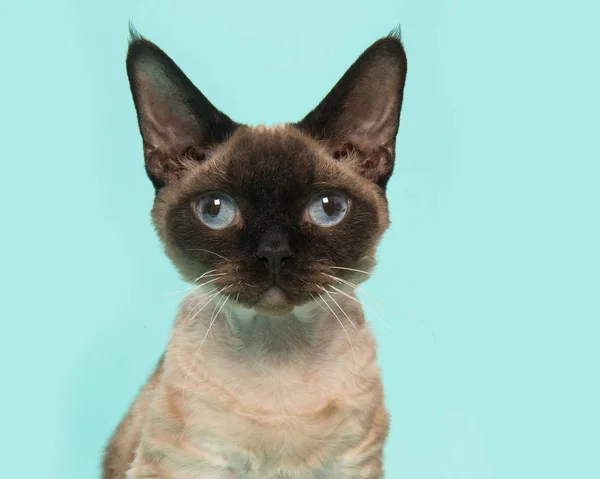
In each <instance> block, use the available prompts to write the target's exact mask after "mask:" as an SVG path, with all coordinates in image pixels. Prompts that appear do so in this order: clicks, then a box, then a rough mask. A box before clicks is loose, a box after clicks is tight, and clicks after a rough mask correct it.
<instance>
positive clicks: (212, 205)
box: [196, 193, 238, 230]
mask: <svg viewBox="0 0 600 479" xmlns="http://www.w3.org/2000/svg"><path fill="white" fill-rule="evenodd" d="M196 214H197V215H198V218H199V219H200V221H202V223H204V224H205V225H206V226H208V227H209V228H212V229H213V230H222V229H225V228H227V227H228V226H231V225H232V224H233V223H234V221H235V219H236V217H237V214H238V207H237V205H236V204H235V201H234V200H233V198H231V197H230V196H228V195H226V194H224V193H208V194H206V195H203V196H201V197H200V198H198V201H197V202H196Z"/></svg>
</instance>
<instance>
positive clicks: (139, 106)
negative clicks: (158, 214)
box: [127, 30, 239, 190]
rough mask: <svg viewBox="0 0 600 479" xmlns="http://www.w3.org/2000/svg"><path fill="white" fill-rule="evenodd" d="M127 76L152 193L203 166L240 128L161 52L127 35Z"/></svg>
mask: <svg viewBox="0 0 600 479" xmlns="http://www.w3.org/2000/svg"><path fill="white" fill-rule="evenodd" d="M127 75H128V77H129V83H130V86H131V93H132V94H133V100H134V103H135V108H136V111H137V117H138V123H139V127H140V133H141V134H142V139H143V141H144V160H145V163H146V172H147V173H148V176H149V177H150V180H152V183H153V184H154V187H155V189H156V190H159V189H160V188H162V187H163V186H165V185H166V184H168V183H169V182H171V181H173V180H175V179H177V178H178V176H179V175H180V173H181V171H182V170H183V165H182V163H181V161H180V159H181V158H182V157H183V156H186V157H188V158H192V159H195V160H197V161H202V160H203V159H204V158H205V156H206V154H207V152H208V151H209V149H210V147H211V146H214V145H215V144H217V143H220V142H223V141H225V140H226V139H227V137H228V135H230V134H231V133H233V131H235V129H236V128H237V127H238V126H239V125H238V124H237V123H235V122H234V121H233V120H231V119H230V118H229V117H228V116H227V115H225V114H224V113H222V112H221V111H219V110H217V109H216V108H215V107H214V106H213V105H212V104H211V103H210V101H208V99H207V98H206V97H205V96H204V95H203V94H202V93H201V92H200V90H198V89H197V88H196V86H194V84H193V83H192V82H191V81H190V79H189V78H188V77H187V76H186V75H185V74H184V73H183V72H182V71H181V69H180V68H179V67H178V66H177V65H176V64H175V62H174V61H173V60H171V58H169V56H167V54H166V53H165V52H163V51H162V50H161V49H160V48H159V47H158V46H156V45H155V44H154V43H152V42H150V41H148V40H146V39H144V38H142V37H141V36H140V35H139V34H137V33H136V32H135V31H133V30H132V39H131V42H130V44H129V50H128V53H127Z"/></svg>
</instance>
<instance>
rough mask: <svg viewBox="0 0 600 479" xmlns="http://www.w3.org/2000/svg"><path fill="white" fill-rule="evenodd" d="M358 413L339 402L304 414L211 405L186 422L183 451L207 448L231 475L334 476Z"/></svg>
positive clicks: (355, 430) (356, 431) (357, 432)
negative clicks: (219, 409) (221, 408)
mask: <svg viewBox="0 0 600 479" xmlns="http://www.w3.org/2000/svg"><path fill="white" fill-rule="evenodd" d="M201 417H203V419H201ZM361 419H364V418H361V415H360V414H358V413H356V412H353V411H351V410H350V409H349V408H348V407H347V405H345V404H341V403H339V402H330V403H328V404H326V405H324V406H323V407H322V408H320V409H317V410H314V411H312V412H310V413H305V414H285V413H281V412H279V411H278V412H271V413H266V412H264V411H260V412H257V411H248V410H244V409H243V408H241V407H238V409H237V410H235V411H227V412H225V411H222V412H215V411H214V410H213V411H212V414H210V415H209V414H206V415H204V414H202V415H199V416H197V419H196V420H194V421H193V423H192V424H188V427H187V428H186V429H187V432H186V437H187V439H188V440H189V442H190V444H193V447H191V448H189V449H188V451H198V452H201V454H200V455H199V456H198V457H194V454H193V453H192V454H191V455H189V457H188V458H187V459H188V460H189V461H190V462H194V461H198V460H205V459H202V458H205V457H206V452H207V451H208V452H209V454H210V456H211V457H214V458H215V459H216V462H218V463H220V464H221V465H222V466H223V468H224V470H228V471H231V472H232V474H233V475H232V476H231V477H236V478H238V477H239V478H246V479H253V478H257V479H258V478H261V479H268V478H282V479H283V478H298V479H299V478H304V477H306V478H318V477H322V478H329V477H334V476H333V475H332V474H333V473H334V470H335V468H336V467H337V465H338V464H339V463H340V462H341V458H342V456H343V455H344V453H345V452H346V451H347V450H348V449H349V448H350V447H351V446H352V445H353V444H356V443H357V442H359V441H360V438H361V437H362V436H363V435H364V427H363V423H362V422H361ZM201 456H202V457H201ZM217 458H218V459H217ZM336 477H337V476H336Z"/></svg>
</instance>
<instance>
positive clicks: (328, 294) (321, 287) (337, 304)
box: [316, 284, 358, 329]
mask: <svg viewBox="0 0 600 479" xmlns="http://www.w3.org/2000/svg"><path fill="white" fill-rule="evenodd" d="M316 286H317V287H319V288H320V289H321V290H323V291H325V293H327V296H329V297H330V298H331V301H333V302H334V303H335V305H336V306H337V307H338V308H339V309H340V311H341V312H342V313H343V314H344V316H346V318H348V321H350V324H351V325H352V326H354V329H358V328H357V327H356V324H354V322H353V321H352V320H351V319H350V316H348V314H346V311H344V308H342V307H341V306H340V304H339V303H338V302H337V301H336V300H335V298H334V297H333V296H331V293H330V292H329V291H327V290H326V289H325V288H323V286H319V285H318V284H317V285H316Z"/></svg>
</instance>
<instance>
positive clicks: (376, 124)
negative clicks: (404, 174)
mask: <svg viewBox="0 0 600 479" xmlns="http://www.w3.org/2000/svg"><path fill="white" fill-rule="evenodd" d="M405 79H406V54H405V52H404V48H403V46H402V43H401V41H400V37H399V34H398V33H392V34H390V36H388V37H385V38H382V39H380V40H378V41H377V42H375V43H374V44H373V45H371V46H370V47H369V48H368V49H367V50H366V51H365V52H364V53H363V54H362V55H361V56H360V57H359V58H358V60H356V62H354V64H353V65H352V66H351V67H350V68H349V69H348V71H347V72H346V73H345V74H344V76H343V77H342V78H341V79H340V80H339V81H338V83H337V84H336V85H335V86H334V87H333V89H332V90H331V91H330V92H329V94H328V95H327V96H326V97H325V99H324V100H323V101H322V102H321V103H320V104H319V106H317V107H316V108H315V109H314V110H313V111H311V112H310V113H309V114H308V115H307V116H306V117H305V118H304V119H303V120H302V121H300V122H299V123H297V124H296V125H297V126H298V127H300V128H301V129H302V130H304V131H306V132H307V133H309V134H310V135H311V136H313V137H314V138H316V139H317V140H320V141H324V142H325V144H326V145H327V147H328V148H329V150H330V152H331V154H332V156H333V157H334V158H336V159H339V160H340V161H349V162H352V164H353V165H355V167H356V168H357V169H358V171H359V172H360V173H361V174H362V175H363V176H364V177H366V178H368V179H370V180H372V181H374V182H375V183H376V184H378V185H379V186H380V187H381V188H383V189H385V187H386V184H387V182H388V180H389V178H390V176H391V175H392V170H393V168H394V158H395V143H396V135H397V133H398V126H399V122H400V109H401V107H402V95H403V90H404V82H405Z"/></svg>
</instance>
